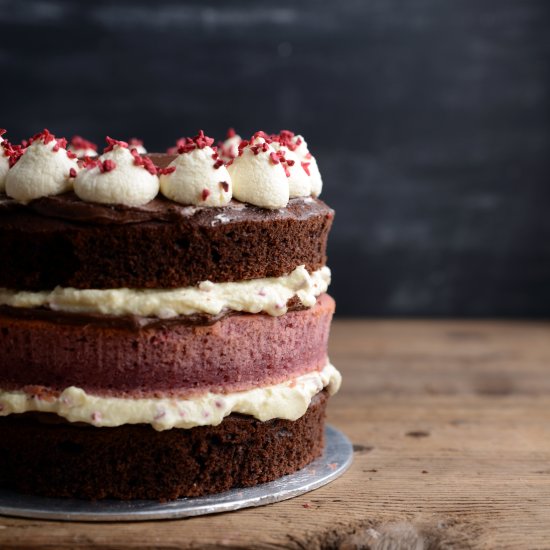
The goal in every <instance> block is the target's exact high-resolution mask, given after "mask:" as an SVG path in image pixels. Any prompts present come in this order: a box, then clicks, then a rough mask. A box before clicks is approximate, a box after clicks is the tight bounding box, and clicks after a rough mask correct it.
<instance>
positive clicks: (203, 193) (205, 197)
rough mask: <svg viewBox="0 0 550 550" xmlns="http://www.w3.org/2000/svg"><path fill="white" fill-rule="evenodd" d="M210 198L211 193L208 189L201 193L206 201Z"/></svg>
mask: <svg viewBox="0 0 550 550" xmlns="http://www.w3.org/2000/svg"><path fill="white" fill-rule="evenodd" d="M209 196H210V191H209V190H208V189H203V190H202V193H201V199H202V200H203V201H205V200H206V199H207V198H208V197H209Z"/></svg>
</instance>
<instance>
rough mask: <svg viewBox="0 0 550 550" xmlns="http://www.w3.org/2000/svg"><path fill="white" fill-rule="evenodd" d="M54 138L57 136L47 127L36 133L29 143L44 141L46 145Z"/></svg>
mask: <svg viewBox="0 0 550 550" xmlns="http://www.w3.org/2000/svg"><path fill="white" fill-rule="evenodd" d="M54 139H55V136H54V135H53V134H52V133H51V132H50V131H49V130H48V129H47V128H44V130H42V132H39V133H38V134H35V135H34V136H32V137H31V138H29V140H28V142H27V143H28V144H29V145H30V144H31V143H34V142H35V141H42V143H44V145H47V144H48V143H50V142H51V141H53V140H54Z"/></svg>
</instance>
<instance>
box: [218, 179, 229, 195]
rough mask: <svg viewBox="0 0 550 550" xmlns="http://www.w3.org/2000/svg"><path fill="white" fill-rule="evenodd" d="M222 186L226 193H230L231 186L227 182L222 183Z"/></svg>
mask: <svg viewBox="0 0 550 550" xmlns="http://www.w3.org/2000/svg"><path fill="white" fill-rule="evenodd" d="M220 185H221V186H222V189H223V190H224V191H225V192H226V193H227V192H228V191H229V184H228V183H227V182H226V181H220Z"/></svg>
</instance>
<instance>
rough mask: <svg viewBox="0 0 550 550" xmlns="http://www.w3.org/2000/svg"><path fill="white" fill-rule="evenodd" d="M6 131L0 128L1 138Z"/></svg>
mask: <svg viewBox="0 0 550 550" xmlns="http://www.w3.org/2000/svg"><path fill="white" fill-rule="evenodd" d="M6 132H7V130H6V129H5V128H0V136H3V135H4V134H5V133H6Z"/></svg>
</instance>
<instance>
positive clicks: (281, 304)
mask: <svg viewBox="0 0 550 550" xmlns="http://www.w3.org/2000/svg"><path fill="white" fill-rule="evenodd" d="M329 284H330V269H329V268H328V267H326V266H325V267H322V268H321V269H319V270H317V271H314V272H313V273H311V274H310V273H309V272H308V271H307V270H306V268H305V267H304V266H303V265H302V266H299V267H297V268H296V269H295V270H294V271H293V272H292V273H290V274H289V275H283V276H282V277H269V278H264V279H252V280H250V281H238V282H232V283H212V282H210V281H204V282H202V283H200V284H199V285H198V286H196V287H187V288H177V289H130V288H116V289H106V290H100V289H84V290H80V289H76V288H62V287H57V288H55V289H54V290H53V291H42V292H27V291H15V290H8V289H0V305H5V306H11V307H26V308H29V307H49V308H51V309H53V310H56V311H67V312H74V313H100V314H103V315H139V316H142V317H159V318H161V319H169V318H171V317H177V316H178V315H192V314H195V313H207V314H210V315H218V314H220V313H221V312H223V311H226V310H232V311H244V312H247V313H260V312H265V313H268V314H269V315H274V316H279V315H283V314H284V313H286V312H287V302H288V301H289V300H290V299H291V298H294V297H297V298H298V299H299V300H300V302H301V303H302V304H303V305H304V306H305V307H312V306H313V305H315V302H316V298H317V296H319V295H320V294H322V293H323V292H326V290H327V288H328V285H329Z"/></svg>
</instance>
